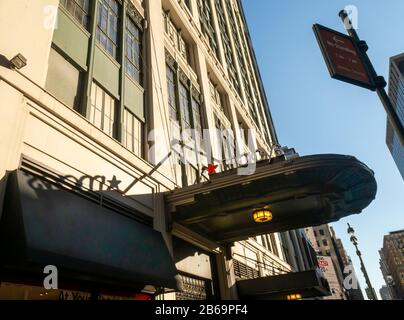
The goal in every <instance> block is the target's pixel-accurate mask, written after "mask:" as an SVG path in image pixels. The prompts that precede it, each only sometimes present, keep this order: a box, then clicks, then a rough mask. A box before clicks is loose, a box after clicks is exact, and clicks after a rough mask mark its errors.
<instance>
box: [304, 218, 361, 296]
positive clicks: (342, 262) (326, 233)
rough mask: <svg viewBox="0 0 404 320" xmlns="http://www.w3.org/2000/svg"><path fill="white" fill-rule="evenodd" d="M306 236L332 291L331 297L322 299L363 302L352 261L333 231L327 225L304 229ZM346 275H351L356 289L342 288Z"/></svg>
mask: <svg viewBox="0 0 404 320" xmlns="http://www.w3.org/2000/svg"><path fill="white" fill-rule="evenodd" d="M306 234H307V236H308V238H309V239H310V242H311V244H312V245H313V247H314V250H315V251H316V252H317V254H318V259H319V266H320V267H321V268H323V269H324V270H325V271H326V278H327V280H328V281H329V283H330V287H331V289H332V290H331V291H332V293H333V296H332V297H326V298H324V299H349V300H363V299H364V298H363V294H362V290H361V289H360V285H359V282H358V281H357V277H356V273H355V269H354V267H353V264H352V261H351V259H350V257H349V256H348V255H347V254H346V251H345V248H344V246H343V243H342V241H341V239H339V238H337V236H336V234H335V231H334V229H333V228H332V227H331V226H329V225H322V226H318V227H312V228H306ZM348 274H352V275H353V277H354V279H355V282H356V284H357V288H356V289H355V288H351V289H348V288H344V279H345V277H346V276H347V275H348Z"/></svg>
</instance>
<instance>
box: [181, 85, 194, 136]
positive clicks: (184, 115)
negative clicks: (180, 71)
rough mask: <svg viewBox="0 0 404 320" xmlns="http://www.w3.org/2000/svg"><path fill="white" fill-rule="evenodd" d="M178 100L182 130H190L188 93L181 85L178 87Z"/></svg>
mask: <svg viewBox="0 0 404 320" xmlns="http://www.w3.org/2000/svg"><path fill="white" fill-rule="evenodd" d="M179 94H180V96H179V98H180V110H181V120H182V130H189V129H191V127H192V126H191V115H190V111H189V91H188V88H187V87H185V86H184V85H183V84H182V83H180V87H179Z"/></svg>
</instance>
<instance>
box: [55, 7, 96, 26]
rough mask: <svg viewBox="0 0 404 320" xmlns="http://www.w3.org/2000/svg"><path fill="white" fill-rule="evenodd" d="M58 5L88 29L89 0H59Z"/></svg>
mask: <svg viewBox="0 0 404 320" xmlns="http://www.w3.org/2000/svg"><path fill="white" fill-rule="evenodd" d="M60 5H61V6H62V7H63V8H65V9H66V10H67V11H68V12H69V13H70V14H71V15H72V16H73V17H74V19H75V20H77V21H78V22H79V23H80V24H81V25H82V26H83V27H84V28H86V29H87V30H88V28H89V23H90V14H89V12H90V0H60Z"/></svg>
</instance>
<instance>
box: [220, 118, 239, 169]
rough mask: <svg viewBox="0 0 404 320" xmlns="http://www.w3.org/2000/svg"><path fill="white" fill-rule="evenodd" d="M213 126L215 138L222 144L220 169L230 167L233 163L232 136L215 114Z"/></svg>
mask: <svg viewBox="0 0 404 320" xmlns="http://www.w3.org/2000/svg"><path fill="white" fill-rule="evenodd" d="M215 126H216V129H217V131H218V132H217V135H218V136H217V139H218V141H219V143H221V145H222V165H221V170H222V171H224V170H229V169H232V168H233V166H234V165H235V156H234V154H235V146H234V137H233V136H232V134H231V130H230V129H229V128H225V126H224V125H223V123H222V122H221V121H220V119H219V118H218V117H216V116H215Z"/></svg>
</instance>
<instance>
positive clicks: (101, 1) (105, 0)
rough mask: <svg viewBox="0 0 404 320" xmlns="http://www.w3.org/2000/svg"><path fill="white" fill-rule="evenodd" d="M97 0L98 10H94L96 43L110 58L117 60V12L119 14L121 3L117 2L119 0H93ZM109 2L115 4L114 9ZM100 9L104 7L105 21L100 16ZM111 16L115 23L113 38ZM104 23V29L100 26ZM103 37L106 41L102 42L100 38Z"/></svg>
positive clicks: (101, 13) (101, 15) (101, 14)
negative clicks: (112, 35)
mask: <svg viewBox="0 0 404 320" xmlns="http://www.w3.org/2000/svg"><path fill="white" fill-rule="evenodd" d="M95 1H98V10H97V12H96V15H97V30H96V34H95V37H96V40H97V43H98V45H100V46H101V47H102V48H103V49H104V50H105V51H106V52H107V53H108V54H109V55H110V56H111V57H112V58H114V59H115V60H118V53H119V52H118V49H119V33H120V31H119V18H120V17H119V14H120V10H121V7H120V6H121V5H120V3H119V1H117V0H95ZM111 3H115V4H116V11H115V10H114V9H113V8H112V7H111ZM102 9H106V14H107V16H106V21H103V20H102V18H105V17H103V12H102V11H101V10H102ZM111 16H112V17H115V18H116V20H115V24H116V28H115V30H113V31H114V32H115V38H116V39H113V38H111V34H110V31H111ZM104 23H105V24H106V25H105V30H104V28H103V26H102V24H104ZM102 36H103V37H105V41H106V43H105V44H104V43H103V42H102V38H101V37H102ZM109 44H110V45H111V49H112V52H111V51H110V50H109V49H110V48H109Z"/></svg>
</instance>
